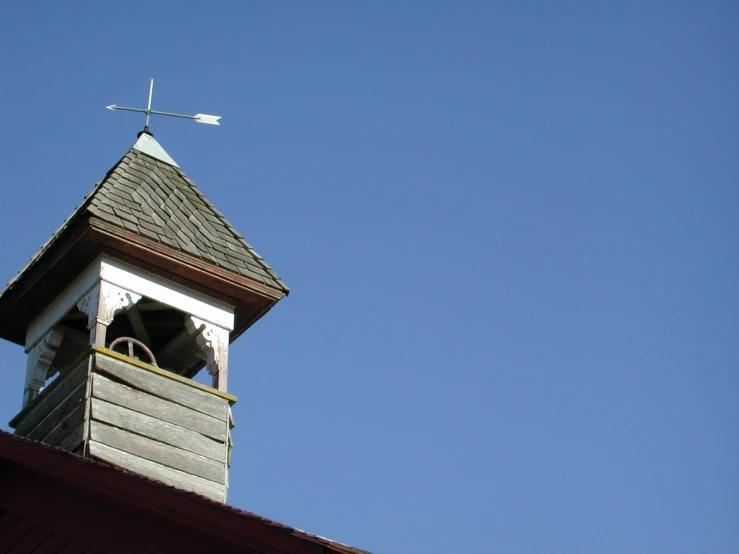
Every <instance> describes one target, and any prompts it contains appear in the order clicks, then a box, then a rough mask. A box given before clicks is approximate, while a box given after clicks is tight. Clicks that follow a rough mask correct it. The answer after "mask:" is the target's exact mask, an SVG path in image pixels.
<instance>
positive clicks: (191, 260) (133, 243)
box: [89, 217, 286, 301]
mask: <svg viewBox="0 0 739 554" xmlns="http://www.w3.org/2000/svg"><path fill="white" fill-rule="evenodd" d="M89 224H90V227H91V228H92V230H93V231H97V233H98V234H99V235H100V240H101V242H102V243H104V244H105V245H106V246H109V247H110V248H112V249H114V250H119V251H122V252H124V253H126V254H129V255H132V256H134V257H135V258H136V259H138V260H141V261H145V262H148V263H150V264H151V265H154V266H157V267H163V268H167V269H168V268H170V267H171V266H172V264H173V263H174V264H176V265H177V268H178V270H179V271H177V272H176V273H175V275H173V277H176V276H180V277H184V278H185V279H189V280H191V281H193V282H195V283H203V282H205V283H209V282H212V281H213V282H217V285H216V286H215V287H211V288H214V290H220V289H221V287H223V286H227V287H228V288H229V289H232V288H234V287H238V289H246V290H248V291H250V292H252V293H256V294H258V295H260V296H263V297H265V298H269V299H272V300H274V301H278V300H280V299H281V298H283V297H284V296H286V292H284V291H279V290H277V289H274V288H272V287H269V286H267V285H264V284H262V283H259V282H258V281H254V280H253V279H249V278H248V277H244V276H243V275H238V274H236V273H233V272H231V271H228V270H226V269H223V268H220V267H218V266H216V265H213V264H209V263H208V262H204V261H202V260H200V259H198V258H196V257H195V256H191V255H190V254H186V253H184V252H180V251H178V250H175V249H174V248H170V247H169V246H167V245H164V244H161V243H158V242H156V241H153V240H151V239H148V238H146V237H142V236H141V235H138V234H136V233H133V232H131V231H128V230H126V229H123V228H121V227H117V226H115V225H111V224H110V223H107V222H106V221H102V220H100V219H98V218H96V217H91V218H90V220H89ZM152 262H153V263H152ZM234 296H236V295H234ZM239 296H241V295H238V296H236V297H237V298H238V297H239Z"/></svg>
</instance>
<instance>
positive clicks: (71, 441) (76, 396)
mask: <svg viewBox="0 0 739 554" xmlns="http://www.w3.org/2000/svg"><path fill="white" fill-rule="evenodd" d="M89 364H90V360H89V358H85V359H83V360H82V361H80V362H79V363H78V364H77V365H76V366H74V367H73V368H72V369H71V370H70V371H69V372H65V374H64V375H61V376H59V377H58V378H57V380H56V381H54V382H53V383H52V384H51V386H49V388H47V389H46V390H44V391H42V393H41V394H40V395H39V396H38V397H37V398H36V400H35V401H34V402H33V403H32V404H31V405H29V406H28V407H27V408H25V409H24V410H23V411H22V412H21V413H20V414H18V416H16V417H15V418H14V419H13V421H11V422H10V424H11V425H12V426H14V427H15V432H16V434H18V435H22V436H25V437H28V438H30V439H35V440H38V441H41V442H44V443H46V444H49V445H51V446H59V447H60V448H64V449H66V450H74V449H76V448H77V447H78V446H80V445H81V444H82V441H83V438H84V436H83V435H84V433H83V431H84V421H85V413H86V409H87V402H86V401H87V396H88V395H87V384H88V375H89Z"/></svg>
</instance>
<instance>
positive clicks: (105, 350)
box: [90, 344, 238, 404]
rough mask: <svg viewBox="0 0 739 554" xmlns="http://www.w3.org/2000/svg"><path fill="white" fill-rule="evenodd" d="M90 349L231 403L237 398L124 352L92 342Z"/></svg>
mask: <svg viewBox="0 0 739 554" xmlns="http://www.w3.org/2000/svg"><path fill="white" fill-rule="evenodd" d="M90 350H92V351H93V352H97V353H98V354H103V355H105V356H108V357H110V358H114V359H116V360H119V361H121V362H126V363H127V364H131V365H134V366H136V367H139V368H141V369H145V370H147V371H150V372H152V373H156V374H157V375H161V376H162V377H166V378H167V379H172V380H173V381H177V382H179V383H182V384H184V385H188V386H190V387H195V388H196V389H200V390H202V391H205V392H207V393H210V394H213V395H215V396H220V397H221V398H223V399H225V400H228V401H229V402H230V403H231V404H233V403H234V402H236V401H237V400H238V398H236V397H235V396H233V395H231V394H228V393H227V392H223V391H219V390H218V389H214V388H213V387H209V386H208V385H203V384H202V383H198V382H197V381H193V380H192V379H187V378H185V377H182V376H181V375H177V374H176V373H172V372H171V371H167V370H166V369H162V368H161V367H157V366H155V365H151V364H147V363H146V362H142V361H141V360H137V359H135V358H129V357H128V356H125V355H124V354H119V353H118V352H114V351H113V350H111V349H110V348H104V347H102V346H98V345H97V344H93V345H91V346H90Z"/></svg>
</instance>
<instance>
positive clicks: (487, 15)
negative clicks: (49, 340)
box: [0, 1, 739, 554]
mask: <svg viewBox="0 0 739 554" xmlns="http://www.w3.org/2000/svg"><path fill="white" fill-rule="evenodd" d="M737 37H739V8H738V7H737V4H735V3H733V2H729V1H724V2H718V1H717V2H713V1H701V2H652V1H639V2H584V1H581V2H567V1H564V2H535V1H525V2H492V1H490V2H472V1H460V2H433V1H425V2H385V1H380V2H372V3H370V2H366V3H359V2H337V1H333V2H312V3H309V2H283V3H277V2H235V1H232V2H212V3H195V2H192V3H188V2H177V3H175V2H168V3H165V2H136V1H133V2H126V3H123V4H121V3H102V2H100V3H75V2H64V3H62V2H59V3H52V2H14V3H10V4H8V5H6V6H5V7H4V9H3V14H2V18H0V48H1V49H2V53H3V55H2V56H0V72H1V74H2V78H1V79H0V100H1V101H2V106H3V110H4V113H3V118H2V121H3V130H4V132H3V133H2V134H1V135H0V144H1V145H2V150H3V155H2V157H0V188H1V191H2V196H0V280H1V281H3V282H5V281H7V280H8V279H10V278H11V277H12V276H13V275H14V274H15V273H16V272H17V270H18V269H20V268H21V267H22V265H23V264H25V262H26V261H27V260H28V259H29V258H30V256H31V255H32V254H33V253H34V252H35V251H36V250H37V249H38V248H39V247H40V245H41V244H42V243H43V242H44V241H45V240H46V239H47V238H48V237H49V236H50V235H51V233H52V232H53V230H54V229H55V228H56V227H57V226H58V225H59V224H60V223H61V221H62V220H63V219H64V218H65V217H66V216H67V215H68V214H69V213H70V212H71V211H72V210H73V208H74V207H75V206H76V205H77V203H78V202H79V201H80V200H81V198H82V197H83V195H84V194H86V193H87V192H88V190H89V189H90V188H92V186H93V185H94V183H95V182H96V181H97V180H98V179H99V178H101V177H102V176H103V175H104V174H105V172H106V171H107V170H108V169H109V168H110V167H111V166H112V165H113V164H115V163H116V162H117V160H118V159H119V158H120V157H121V156H122V155H123V154H124V153H125V152H126V150H127V149H128V148H129V147H130V145H131V144H132V143H133V141H134V140H135V138H136V133H137V132H138V131H139V130H140V128H141V127H142V119H141V118H140V117H139V116H138V114H129V113H121V112H117V113H113V112H110V111H107V110H105V109H104V107H105V106H106V105H108V104H113V103H116V104H119V105H124V106H142V105H143V104H144V103H145V101H146V93H147V87H148V80H149V79H150V78H152V77H154V78H155V79H156V85H155V91H154V108H155V109H161V110H164V111H174V112H183V113H197V112H204V113H214V114H218V115H222V116H223V120H222V126H221V127H208V126H198V125H194V124H191V123H190V122H188V121H182V120H174V119H167V118H158V119H154V120H153V121H152V125H151V127H152V130H153V132H154V133H155V135H156V137H157V140H159V142H160V143H161V144H162V145H163V147H164V148H165V149H166V150H167V151H168V152H169V153H170V154H171V155H172V156H173V157H174V159H175V160H177V162H178V163H179V164H180V166H181V167H182V168H183V170H184V171H185V172H186V173H187V174H188V175H189V176H190V177H191V178H192V179H193V181H194V182H195V183H197V184H198V186H199V187H200V188H201V190H202V191H203V192H204V193H205V194H206V195H207V196H208V197H209V199H210V200H211V201H212V202H213V203H214V204H215V205H216V206H217V207H218V208H219V209H220V210H221V211H222V212H224V214H225V215H226V217H227V218H228V219H229V221H230V222H231V223H232V224H233V225H234V226H235V227H236V228H237V229H238V230H239V231H241V232H242V233H243V234H244V235H245V237H246V239H247V240H248V241H249V242H250V243H252V244H253V245H254V246H255V248H256V249H257V251H258V252H259V253H260V254H261V255H262V256H264V258H265V259H266V260H267V261H268V262H269V263H270V264H271V265H272V266H273V267H274V268H275V269H276V271H277V272H278V273H280V275H281V276H282V277H283V278H284V279H285V281H286V282H287V284H288V285H289V286H290V287H291V288H292V291H293V292H292V293H291V295H290V296H289V297H288V298H287V299H286V300H284V301H282V302H281V303H280V304H279V305H278V306H277V308H276V309H274V310H273V311H272V312H270V313H269V314H268V316H267V317H266V318H264V319H263V320H262V321H260V322H259V323H258V324H257V325H256V326H255V327H254V328H252V329H250V330H249V331H248V332H247V333H246V334H245V335H243V336H242V337H241V338H240V339H239V340H238V341H237V342H236V343H235V344H234V345H233V347H232V350H231V372H230V379H229V385H230V391H231V392H233V393H234V394H235V395H237V396H238V397H239V399H240V401H239V403H238V404H237V406H236V408H235V417H236V423H237V427H236V432H235V442H236V450H235V454H234V460H233V461H234V466H233V467H232V471H231V483H232V486H231V491H230V498H229V501H230V503H231V504H233V505H236V506H238V507H241V508H244V509H247V510H250V511H253V512H256V513H259V514H261V515H264V516H267V517H270V518H273V519H276V520H278V521H281V522H283V523H286V524H289V525H293V526H296V527H299V528H301V529H305V530H308V531H311V532H314V533H317V534H320V535H324V536H328V537H330V538H333V539H336V540H339V541H343V542H347V543H349V544H352V545H354V546H358V547H361V548H365V549H368V550H372V551H375V552H377V553H384V552H387V553H395V552H419V553H421V552H423V553H449V552H507V553H542V554H545V553H546V554H551V553H567V554H570V553H573V554H574V553H588V554H599V553H618V554H624V553H644V552H650V553H669V554H680V553H716V554H718V553H727V554H728V553H734V552H737V551H739V526H737V525H736V521H737V520H738V519H739V471H737V467H739V466H738V462H739V440H738V433H737V429H738V422H739V417H738V416H739V408H737V405H738V404H737V395H738V394H739V372H737V369H738V367H739V363H738V362H739V348H737V339H736V336H737V328H738V325H737V324H738V323H739V321H738V320H739V315H738V314H739V299H738V297H737V278H739V266H738V263H737V248H736V245H737V238H738V236H737V235H738V232H737V231H738V228H737V217H736V213H737V205H738V202H737V201H738V200H739V192H738V191H737V177H738V176H739V171H738V170H739V163H738V162H737V147H738V146H739V144H738V140H737V138H738V137H737V127H738V124H739V112H738V110H737V102H736V99H737V97H739V80H738V79H737V77H738V71H737V52H738V51H739V50H738V48H737V47H738V46H739V44H737V43H738V42H739V38H737ZM0 358H2V360H3V365H4V366H5V369H4V371H3V374H2V375H3V379H4V380H5V384H4V385H3V387H2V388H0V425H2V426H3V427H2V428H4V429H7V421H9V420H10V419H11V417H12V416H13V415H15V413H16V412H17V411H18V409H19V408H20V402H21V396H22V382H23V375H24V371H25V360H24V354H23V352H22V349H21V348H20V347H18V346H16V345H12V344H9V343H6V342H3V343H0Z"/></svg>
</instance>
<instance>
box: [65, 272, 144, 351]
mask: <svg viewBox="0 0 739 554" xmlns="http://www.w3.org/2000/svg"><path fill="white" fill-rule="evenodd" d="M141 298H142V297H141V295H140V294H136V293H134V292H131V291H129V290H126V289H124V288H121V287H119V286H117V285H111V284H110V283H108V282H107V281H100V282H99V283H98V284H97V285H95V287H94V288H93V289H92V290H91V291H90V292H89V293H87V295H86V296H84V297H82V299H81V300H80V301H79V302H77V308H78V309H79V311H81V312H82V313H84V314H87V328H88V329H89V330H90V343H91V344H99V345H101V346H105V330H106V328H107V327H108V325H110V324H111V323H113V318H114V317H115V316H116V314H118V313H120V312H125V311H126V310H128V309H129V308H131V306H133V305H134V304H136V302H138V301H139V300H141Z"/></svg>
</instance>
